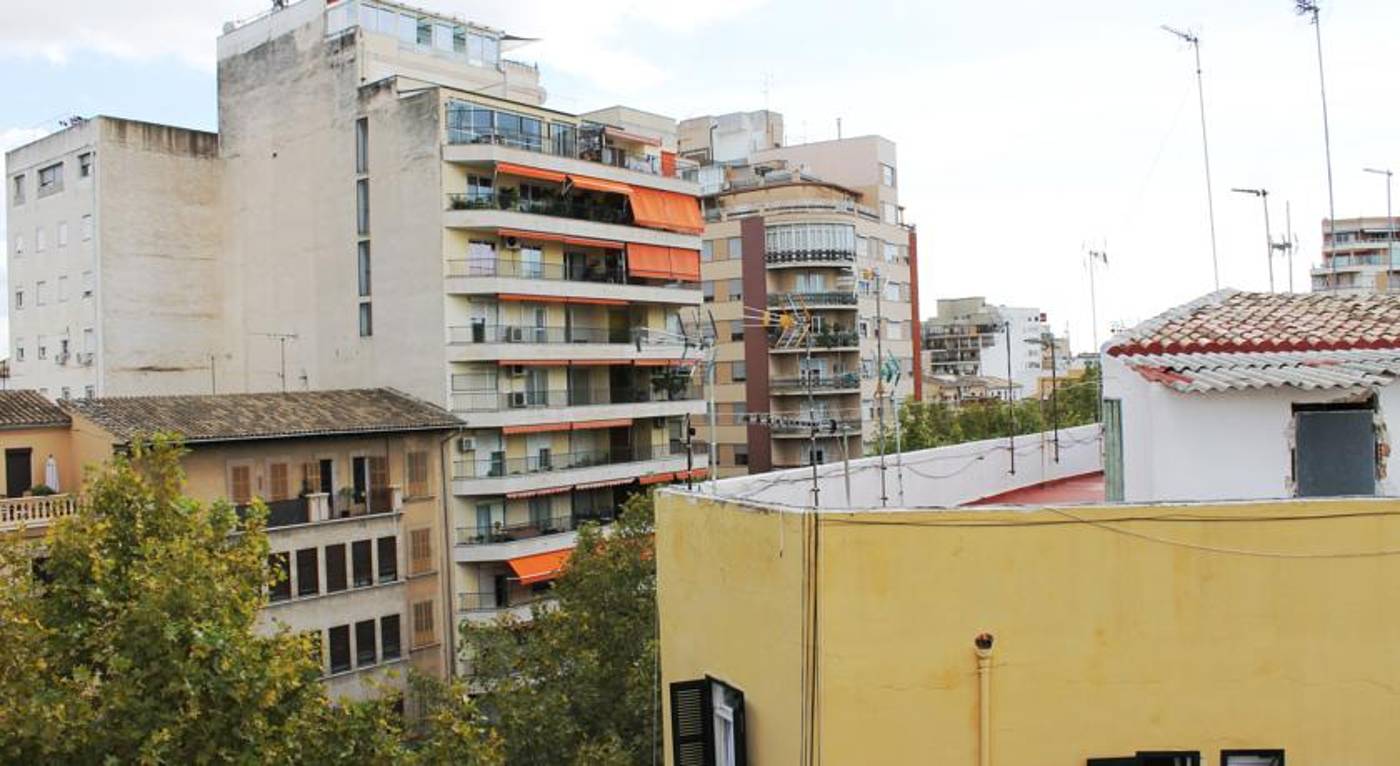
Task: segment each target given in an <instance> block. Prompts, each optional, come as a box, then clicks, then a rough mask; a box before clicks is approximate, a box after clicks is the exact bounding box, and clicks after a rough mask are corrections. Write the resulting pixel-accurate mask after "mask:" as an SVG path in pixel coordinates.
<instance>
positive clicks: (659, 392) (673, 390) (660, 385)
mask: <svg viewBox="0 0 1400 766" xmlns="http://www.w3.org/2000/svg"><path fill="white" fill-rule="evenodd" d="M689 382H690V381H689V378H688V376H686V375H683V374H681V373H680V372H678V371H676V370H673V369H667V370H666V371H665V372H658V373H656V374H654V375H652V376H651V391H652V394H653V395H655V397H660V396H663V395H664V396H665V398H666V400H667V401H674V400H675V398H676V397H677V396H678V395H679V394H680V393H681V392H682V391H684V390H685V387H686V384H687V383H689Z"/></svg>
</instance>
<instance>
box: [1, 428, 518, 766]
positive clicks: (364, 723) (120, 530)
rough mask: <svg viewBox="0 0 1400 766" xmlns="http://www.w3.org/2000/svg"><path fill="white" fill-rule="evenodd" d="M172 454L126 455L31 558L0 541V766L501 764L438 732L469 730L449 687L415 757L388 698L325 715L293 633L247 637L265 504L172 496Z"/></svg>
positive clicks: (149, 450)
mask: <svg viewBox="0 0 1400 766" xmlns="http://www.w3.org/2000/svg"><path fill="white" fill-rule="evenodd" d="M182 454H183V449H182V448H181V446H180V445H179V443H178V442H177V441H176V440H174V439H172V438H166V437H158V438H156V439H154V440H153V441H152V442H150V443H149V444H145V443H137V444H135V445H133V447H132V449H131V451H130V454H129V455H121V456H117V457H115V458H114V459H113V460H112V462H111V463H110V464H109V465H108V466H107V467H105V468H104V469H102V470H101V471H100V472H98V473H97V474H95V475H94V476H93V477H91V480H90V482H89V483H88V485H87V488H86V492H85V496H86V498H87V503H86V504H85V505H84V507H83V508H82V509H81V510H80V512H79V513H78V514H76V515H75V516H73V517H71V518H68V519H65V520H63V521H61V522H59V523H58V524H56V525H55V526H54V528H53V529H52V530H51V531H50V533H49V535H48V536H47V537H46V538H45V540H44V541H43V544H42V548H38V549H36V548H35V547H34V546H33V545H32V544H31V543H27V542H26V541H25V540H24V539H23V538H22V537H20V536H19V535H17V534H11V535H6V536H3V538H0V571H3V573H4V575H3V576H4V578H5V579H4V583H3V587H0V641H4V646H5V650H4V651H3V652H0V731H4V732H5V735H4V736H3V737H0V761H4V762H7V763H15V762H37V763H151V764H155V763H265V762H316V763H324V762H332V761H352V762H359V761H364V760H383V761H387V762H390V763H413V762H425V763H439V762H457V763H468V764H477V763H480V764H496V763H499V762H500V746H499V743H498V742H497V741H496V740H495V739H494V737H489V736H480V737H472V736H469V734H470V732H464V733H462V735H461V736H457V734H458V731H456V730H449V729H445V728H442V727H441V726H439V725H437V722H438V721H439V719H441V718H442V717H443V714H444V711H447V712H450V713H452V714H453V715H452V717H453V718H454V719H455V718H457V717H459V716H460V718H461V720H463V721H465V722H467V723H468V724H470V723H471V722H473V721H475V720H476V717H475V712H474V710H473V709H472V707H471V705H470V703H469V702H467V701H466V698H465V694H464V693H461V690H460V689H457V690H456V691H457V694H456V696H455V697H454V696H453V695H451V694H450V693H448V692H444V693H443V694H442V695H441V696H440V697H439V698H436V699H434V700H430V703H431V704H429V705H428V706H427V710H428V714H427V715H426V716H425V720H427V721H430V722H434V725H431V726H429V727H428V729H427V731H425V732H424V734H423V736H422V738H421V739H422V742H423V743H424V744H422V745H420V744H419V743H416V742H413V741H411V740H410V738H409V737H408V736H406V735H405V734H404V731H403V726H402V723H401V722H400V716H398V715H396V714H394V713H393V710H394V707H395V704H396V702H397V700H396V699H395V698H394V696H393V695H385V696H384V697H382V698H380V699H376V700H371V701H369V702H364V703H354V704H349V703H346V704H332V703H331V702H330V701H329V700H328V699H327V698H326V695H325V692H324V687H323V686H322V684H321V682H320V678H319V676H320V667H319V665H318V664H317V663H316V662H315V660H314V659H313V655H312V648H311V645H310V642H309V640H308V639H307V638H305V637H303V636H297V635H292V634H289V633H287V632H285V631H284V632H278V633H275V634H271V635H268V634H265V633H260V632H258V631H256V630H255V624H256V619H257V615H258V612H259V610H260V609H261V608H262V607H263V606H264V605H265V604H266V600H265V599H266V595H265V590H264V589H265V586H266V585H267V584H268V583H269V578H270V577H271V576H272V574H271V573H272V570H271V569H270V568H269V567H268V565H267V554H268V544H267V536H266V534H265V530H264V523H265V518H266V510H265V509H264V508H262V507H261V506H256V505H255V506H254V507H253V509H252V510H251V512H250V513H248V514H247V518H246V519H243V520H240V519H239V518H238V516H237V514H235V512H234V509H233V508H232V507H230V506H228V505H227V504H222V503H220V504H215V505H213V506H212V507H209V506H203V505H201V504H200V503H198V502H196V501H194V500H191V499H190V498H187V497H185V496H184V495H183V494H182V487H183V480H184V476H183V474H182V472H181V470H180V456H181V455H182ZM43 550H46V551H47V556H46V557H45V558H43V559H38V560H37V561H38V562H39V563H38V565H37V567H35V568H37V569H40V570H41V571H42V573H43V578H42V580H41V579H40V578H36V577H34V576H33V575H32V573H31V568H32V566H33V562H34V561H35V560H36V559H35V558H34V557H35V556H36V554H38V553H39V552H41V551H43ZM429 755H432V756H435V759H434V760H421V761H420V760H419V759H421V758H424V757H425V756H429Z"/></svg>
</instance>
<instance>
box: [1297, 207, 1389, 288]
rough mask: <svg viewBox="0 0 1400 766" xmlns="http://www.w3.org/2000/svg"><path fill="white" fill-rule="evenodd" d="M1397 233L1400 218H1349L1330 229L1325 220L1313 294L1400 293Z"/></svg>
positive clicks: (1341, 220) (1315, 268) (1312, 271)
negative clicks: (1396, 246) (1319, 261)
mask: <svg viewBox="0 0 1400 766" xmlns="http://www.w3.org/2000/svg"><path fill="white" fill-rule="evenodd" d="M1397 230H1400V218H1397V219H1390V218H1386V217H1385V216H1379V217H1367V218H1347V219H1339V220H1337V221H1335V222H1334V223H1333V224H1332V225H1331V226H1329V225H1328V223H1327V221H1325V220H1324V221H1323V222H1322V263H1320V264H1318V265H1317V266H1314V267H1312V270H1311V276H1312V291H1313V292H1315V293H1324V292H1325V293H1338V294H1341V295H1369V294H1375V293H1395V292H1400V255H1397V251H1396V249H1395V241H1396V231H1397ZM1289 265H1290V266H1291V265H1292V264H1291V263H1290V264H1289ZM1284 273H1286V272H1284ZM1279 287H1280V289H1283V288H1285V287H1287V284H1286V283H1282V284H1280V285H1279Z"/></svg>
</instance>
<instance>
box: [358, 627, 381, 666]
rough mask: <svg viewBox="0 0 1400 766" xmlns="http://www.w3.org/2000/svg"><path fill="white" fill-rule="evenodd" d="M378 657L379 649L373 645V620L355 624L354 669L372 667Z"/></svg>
mask: <svg viewBox="0 0 1400 766" xmlns="http://www.w3.org/2000/svg"><path fill="white" fill-rule="evenodd" d="M378 657H379V647H377V646H375V645H374V620H360V621H359V622H357V623H355V667H357V668H362V667H364V666H366V665H373V664H374V663H375V662H376V661H377V659H378Z"/></svg>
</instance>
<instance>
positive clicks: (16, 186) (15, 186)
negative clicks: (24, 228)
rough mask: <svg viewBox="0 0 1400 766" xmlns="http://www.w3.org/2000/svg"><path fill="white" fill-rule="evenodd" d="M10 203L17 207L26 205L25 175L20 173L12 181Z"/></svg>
mask: <svg viewBox="0 0 1400 766" xmlns="http://www.w3.org/2000/svg"><path fill="white" fill-rule="evenodd" d="M10 201H11V202H13V203H14V204H16V205H23V204H24V174H23V173H20V174H19V175H17V176H15V177H14V178H12V179H10Z"/></svg>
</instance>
